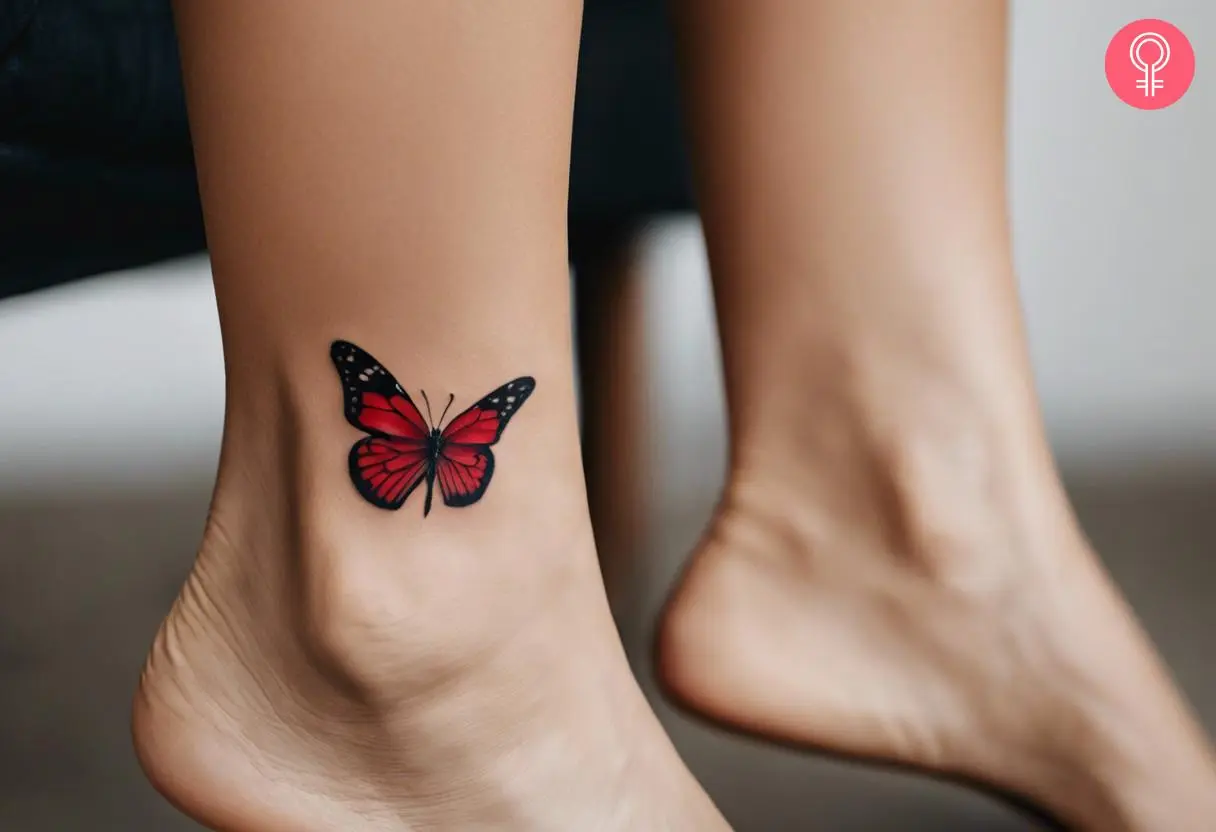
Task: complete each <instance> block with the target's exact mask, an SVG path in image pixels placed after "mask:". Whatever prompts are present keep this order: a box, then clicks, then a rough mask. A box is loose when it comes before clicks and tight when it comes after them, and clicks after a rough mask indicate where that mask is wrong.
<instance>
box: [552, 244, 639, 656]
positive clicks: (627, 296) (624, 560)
mask: <svg viewBox="0 0 1216 832" xmlns="http://www.w3.org/2000/svg"><path fill="white" fill-rule="evenodd" d="M635 238H636V232H635V230H634V227H633V223H632V222H626V223H609V224H605V225H597V226H592V227H583V228H581V229H578V228H576V229H572V233H571V244H570V252H571V261H572V262H573V264H574V269H575V278H576V281H575V283H576V288H575V306H576V310H577V321H578V326H577V332H578V366H579V378H580V385H579V389H580V394H581V399H582V408H581V410H582V428H583V431H582V438H583V465H584V467H585V469H586V472H587V496H588V500H589V503H590V506H591V521H592V524H593V526H594V528H595V543H596V548H597V549H598V550H599V554H600V568H601V570H602V572H603V575H604V584H605V586H606V588H607V590H608V599H609V601H610V602H611V603H612V607H613V610H614V612H615V613H616V619H617V626H618V627H619V628H620V629H621V630H622V632H623V633H626V635H627V636H628V635H629V634H630V633H629V628H630V627H631V626H632V625H634V624H635V623H637V622H638V621H639V620H640V616H639V612H640V611H639V610H638V609H637V608H636V607H635V606H634V605H633V603H632V601H631V599H633V598H635V597H636V596H637V593H636V592H635V591H633V590H634V588H635V587H636V585H637V580H636V579H637V575H636V567H637V565H638V561H637V553H638V547H639V545H640V544H641V538H642V533H643V532H642V514H643V513H642V500H643V498H644V493H643V492H644V489H645V482H644V477H643V473H642V471H640V470H639V463H640V461H641V456H642V454H643V453H644V448H642V447H641V446H640V444H639V440H640V437H642V436H644V435H645V431H646V425H645V401H644V400H643V398H642V395H641V392H640V391H641V387H640V386H639V384H638V379H639V377H640V374H641V373H642V372H643V371H644V368H643V367H642V355H643V347H644V344H643V343H642V320H641V315H642V305H641V297H640V288H641V287H640V285H639V280H638V274H637V258H636V251H635V248H634V242H635ZM629 641H630V639H629V638H628V637H627V638H626V642H627V643H628V642H629Z"/></svg>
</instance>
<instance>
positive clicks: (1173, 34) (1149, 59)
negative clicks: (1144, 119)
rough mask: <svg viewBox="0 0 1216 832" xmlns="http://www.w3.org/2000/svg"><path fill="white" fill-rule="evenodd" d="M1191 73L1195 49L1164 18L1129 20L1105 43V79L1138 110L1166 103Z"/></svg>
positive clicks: (1185, 85) (1182, 89)
mask: <svg viewBox="0 0 1216 832" xmlns="http://www.w3.org/2000/svg"><path fill="white" fill-rule="evenodd" d="M1194 77H1195V51H1194V50H1193V49H1192V48H1191V42H1190V41H1189V40H1187V37H1186V35H1184V34H1182V32H1181V31H1180V30H1179V29H1178V27H1177V26H1174V25H1173V24H1171V23H1167V22H1166V21H1164V20H1155V19H1151V18H1149V19H1145V20H1137V21H1135V22H1133V23H1129V24H1127V25H1126V26H1124V27H1123V28H1122V29H1120V30H1119V31H1118V33H1117V34H1116V35H1115V36H1114V37H1113V38H1111V41H1110V45H1109V46H1107V47H1106V80H1107V81H1109V82H1110V88H1111V89H1112V90H1114V92H1115V95H1117V96H1119V98H1120V99H1121V100H1122V101H1123V102H1124V103H1125V104H1130V105H1131V106H1133V107H1136V108H1138V109H1141V110H1160V109H1162V108H1164V107H1168V106H1170V105H1171V104H1173V103H1174V102H1175V101H1177V100H1178V99H1179V98H1182V96H1183V95H1184V94H1185V93H1186V91H1187V90H1188V89H1189V88H1190V86H1191V81H1192V79H1194Z"/></svg>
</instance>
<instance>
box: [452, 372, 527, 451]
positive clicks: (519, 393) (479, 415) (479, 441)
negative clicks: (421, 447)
mask: <svg viewBox="0 0 1216 832" xmlns="http://www.w3.org/2000/svg"><path fill="white" fill-rule="evenodd" d="M535 389H536V380H535V379H533V378H532V377H531V376H522V377H520V378H517V379H515V380H514V381H509V382H507V383H506V384H504V385H503V386H502V387H499V388H498V389H497V390H495V391H494V392H492V393H490V394H489V395H487V396H485V397H484V398H482V399H481V400H480V401H479V402H477V403H476V404H474V405H473V406H472V407H470V408H469V409H468V410H466V411H464V412H463V413H461V414H460V415H459V416H457V417H456V418H454V419H453V420H452V421H451V422H449V423H448V426H447V427H446V428H444V429H443V439H444V441H445V442H447V443H456V444H459V445H493V444H494V443H495V442H497V441H498V439H499V437H501V436H502V432H503V431H504V430H505V429H506V427H507V422H509V421H511V417H512V416H514V415H515V411H517V410H519V408H520V406H521V405H522V404H523V403H524V402H526V401H527V400H528V397H529V396H531V395H532V391H533V390H535Z"/></svg>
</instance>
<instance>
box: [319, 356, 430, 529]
mask: <svg viewBox="0 0 1216 832" xmlns="http://www.w3.org/2000/svg"><path fill="white" fill-rule="evenodd" d="M329 357H330V358H331V359H332V360H333V362H334V367H336V368H337V370H338V377H339V378H340V379H341V380H342V394H343V396H342V401H343V407H344V409H345V412H346V421H348V422H350V423H351V424H352V425H354V426H355V427H357V428H358V429H359V430H361V431H364V432H366V433H369V434H371V436H368V437H366V438H364V439H360V440H359V441H358V442H356V443H355V444H354V446H353V447H352V448H351V449H350V458H349V467H350V478H351V481H352V482H353V483H354V484H355V488H356V489H357V490H358V491H359V493H360V494H362V495H363V497H364V499H366V500H367V501H368V502H369V503H371V504H372V505H374V506H377V507H379V508H387V509H398V508H401V505H402V503H404V502H405V498H406V497H408V496H409V495H410V493H411V492H413V490H414V489H415V488H417V487H418V486H419V485H420V484H421V483H422V481H423V480H425V479H426V478H427V475H428V473H429V471H430V468H431V462H430V456H429V453H428V441H427V440H428V436H429V434H430V431H429V430H428V428H427V424H426V422H425V421H424V420H423V418H422V414H421V413H420V412H419V410H418V408H417V406H415V404H414V402H413V400H412V399H411V398H410V396H409V394H408V393H406V392H405V390H404V388H402V386H401V385H400V384H398V383H397V379H395V378H393V375H392V373H390V372H389V371H388V370H386V369H384V366H383V365H382V364H381V363H380V362H379V361H377V360H376V359H375V358H373V357H372V356H371V355H370V354H369V353H367V352H365V351H364V350H362V349H360V348H359V347H356V346H355V345H354V344H352V343H350V342H349V341H334V342H333V344H332V345H331V346H330V348H329Z"/></svg>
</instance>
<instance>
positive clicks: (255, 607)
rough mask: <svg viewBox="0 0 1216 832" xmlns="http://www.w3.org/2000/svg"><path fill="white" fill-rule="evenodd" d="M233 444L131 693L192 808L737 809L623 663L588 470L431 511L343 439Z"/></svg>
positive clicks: (540, 822) (365, 821)
mask: <svg viewBox="0 0 1216 832" xmlns="http://www.w3.org/2000/svg"><path fill="white" fill-rule="evenodd" d="M283 423H284V424H289V423H290V421H289V420H283ZM230 433H239V430H232V431H230ZM258 434H259V435H260V432H258ZM524 434H526V431H525V430H524V429H517V435H516V436H515V437H513V439H516V440H517V442H521V443H522V442H527V441H529V440H528V439H527V437H526V436H524ZM543 439H544V437H543V436H540V434H539V433H538V435H537V437H536V438H535V441H537V442H539V441H543ZM225 441H226V447H225V453H224V461H223V464H222V466H221V475H220V483H219V486H218V488H217V492H216V496H215V499H214V506H213V510H212V514H211V517H210V519H209V522H208V526H207V531H206V535H205V539H204V541H203V544H202V549H201V552H200V554H199V557H198V561H197V564H196V566H195V568H194V571H193V574H192V575H191V576H190V578H189V581H188V582H187V584H186V586H185V588H184V589H183V591H182V593H181V596H180V597H179V598H178V600H177V603H176V604H175V606H174V607H173V610H172V612H171V614H170V615H169V617H168V619H167V620H166V621H165V623H164V625H163V627H162V629H161V631H160V633H159V635H158V636H157V638H156V641H155V645H154V646H153V648H152V651H151V655H150V656H149V659H148V663H147V668H146V670H145V673H144V676H143V679H142V681H141V684H140V687H139V691H138V694H137V696H136V699H135V706H134V734H135V743H136V748H137V750H138V754H139V757H140V760H141V761H142V763H143V766H144V768H145V770H146V772H147V774H148V776H149V777H150V779H151V780H152V782H153V783H154V784H155V785H156V787H157V788H158V789H159V790H160V791H161V792H163V793H164V795H165V796H166V797H168V798H169V799H170V800H171V801H172V802H173V803H174V804H176V805H177V806H178V807H179V808H180V809H182V810H183V811H184V812H186V813H187V814H189V815H191V816H192V817H194V818H195V819H197V820H198V821H200V822H201V823H203V824H206V825H207V826H210V827H212V828H215V829H219V830H226V831H227V832H312V831H313V830H316V832H322V830H324V831H325V832H332V830H343V832H357V830H414V829H428V830H429V829H434V830H448V829H450V830H461V831H462V832H464V831H465V830H477V829H493V830H529V832H532V830H562V832H567V830H574V829H577V830H695V831H696V832H702V830H721V829H726V828H727V827H726V825H725V822H724V821H723V820H722V819H721V817H720V816H719V815H718V813H717V811H716V810H715V809H714V807H713V805H712V804H711V803H710V801H709V799H708V798H707V797H706V796H705V794H704V793H703V792H702V791H701V789H700V787H699V786H698V785H697V783H696V782H695V781H694V780H693V778H692V777H691V775H689V774H688V772H687V771H686V769H685V768H684V766H683V764H682V762H681V761H680V760H679V758H678V757H677V755H676V753H675V751H674V749H673V748H672V746H671V745H670V743H669V742H668V740H667V738H666V736H665V735H664V734H663V733H662V731H661V729H660V727H659V725H658V723H657V721H656V720H655V718H654V716H653V714H652V713H651V711H650V709H649V707H648V705H647V703H646V702H645V700H644V698H643V697H642V695H641V693H640V692H639V690H638V688H637V686H636V685H635V683H634V681H633V678H632V676H631V675H630V673H629V669H628V667H627V664H626V662H625V659H624V657H623V655H622V651H621V648H620V646H619V643H618V641H617V638H616V634H615V631H614V629H613V626H612V622H611V620H610V617H609V614H608V611H607V606H606V602H605V601H604V599H603V589H602V586H601V585H600V582H599V578H598V571H597V568H596V563H595V555H594V550H593V544H592V542H591V537H590V531H589V527H588V524H587V522H586V519H585V508H582V507H583V506H585V504H584V503H583V502H582V501H581V498H579V494H580V493H581V492H580V490H579V489H578V488H577V487H575V488H571V489H568V491H569V493H570V494H571V495H572V496H571V497H570V499H568V500H565V501H561V500H558V501H557V503H556V505H555V504H554V500H553V499H550V500H549V501H548V503H547V504H546V505H544V506H543V510H542V507H540V504H539V502H538V501H537V500H536V499H530V498H528V496H527V492H525V491H522V490H520V489H519V488H517V487H515V486H514V485H513V482H518V481H519V480H518V479H516V480H513V479H512V478H511V477H510V476H508V475H502V476H501V477H500V478H499V479H498V480H496V482H495V488H496V491H495V492H493V497H494V499H493V500H486V501H485V502H484V504H482V505H479V506H477V507H476V510H475V511H476V514H474V513H473V512H472V511H469V512H456V511H448V513H447V514H446V515H445V514H443V513H442V512H440V513H436V514H433V515H432V516H431V517H430V518H428V520H426V521H425V525H423V523H424V521H423V520H422V517H421V513H420V512H417V514H418V516H408V515H410V514H414V513H415V512H411V511H407V510H406V509H403V510H402V511H401V512H396V513H394V512H382V511H379V510H377V509H373V508H371V507H370V506H367V505H366V504H365V503H363V502H361V501H360V499H359V497H358V495H356V494H355V493H354V491H353V489H351V487H350V484H349V482H346V481H344V480H345V474H346V471H345V466H344V463H343V457H344V455H345V452H346V444H348V443H343V442H342V441H341V440H338V441H337V442H335V443H333V446H334V447H333V449H332V451H333V453H332V454H330V453H329V449H327V450H326V452H325V453H326V454H329V456H332V457H333V458H332V459H328V458H326V459H323V460H321V461H320V463H316V461H315V460H311V459H310V453H309V452H306V451H304V450H302V449H303V448H304V443H297V446H296V447H291V448H288V449H287V450H286V451H282V450H275V451H273V452H266V451H264V450H259V448H262V447H264V446H259V444H258V443H257V442H256V441H254V440H252V439H251V440H250V441H248V442H245V443H242V441H241V440H240V439H237V438H233V437H232V436H228V437H226V440H225ZM284 444H285V445H286V444H289V443H284ZM292 456H294V457H295V458H294V459H292V461H291V464H287V460H288V459H289V458H291V457H292ZM321 456H324V454H321ZM569 456H570V458H571V459H576V458H577V457H576V456H575V454H573V453H572V454H570V455H569ZM314 464H324V465H327V466H328V467H324V468H322V467H315V468H314V467H313V466H314ZM331 469H332V470H331ZM327 471H328V472H331V475H330V476H326V475H325V472H327ZM318 472H320V473H318ZM332 472H336V473H332ZM313 474H316V476H313ZM302 482H307V483H309V485H308V487H307V488H300V484H301V483H302ZM513 492H514V493H513ZM545 496H547V497H555V496H557V495H556V493H555V494H547V495H545ZM565 503H569V505H566V504H565ZM406 508H407V509H409V508H410V506H407V507H406ZM566 509H570V510H569V511H567V510H566ZM470 523H471V524H472V525H471V526H470V525H469V524H470ZM477 524H481V525H477ZM470 528H473V529H476V530H477V531H473V532H470V531H469V530H470Z"/></svg>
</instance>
